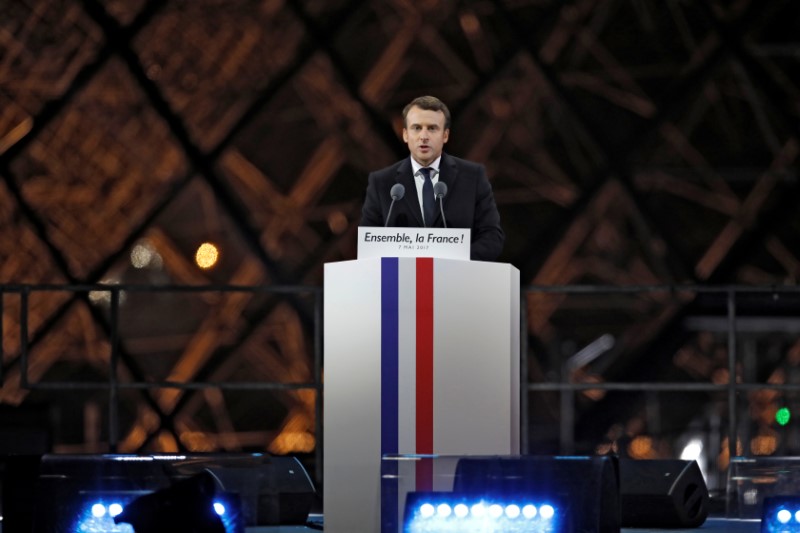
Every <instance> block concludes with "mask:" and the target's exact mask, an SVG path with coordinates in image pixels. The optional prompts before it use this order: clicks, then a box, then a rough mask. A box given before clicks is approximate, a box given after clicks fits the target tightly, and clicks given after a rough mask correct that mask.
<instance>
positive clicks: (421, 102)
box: [403, 96, 450, 130]
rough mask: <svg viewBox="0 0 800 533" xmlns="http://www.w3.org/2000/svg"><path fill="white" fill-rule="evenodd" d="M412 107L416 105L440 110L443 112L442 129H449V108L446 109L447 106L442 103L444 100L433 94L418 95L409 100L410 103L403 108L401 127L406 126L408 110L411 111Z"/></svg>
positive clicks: (430, 109) (426, 108)
mask: <svg viewBox="0 0 800 533" xmlns="http://www.w3.org/2000/svg"><path fill="white" fill-rule="evenodd" d="M412 107H418V108H420V109H424V110H426V111H441V112H442V113H444V129H446V130H449V129H450V110H449V109H447V106H446V105H444V102H442V101H441V100H439V99H438V98H436V97H435V96H419V97H417V98H414V99H413V100H411V103H409V104H408V105H407V106H405V107H404V108H403V127H408V124H407V122H406V119H407V118H408V112H409V111H411V108H412Z"/></svg>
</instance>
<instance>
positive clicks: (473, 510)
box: [403, 492, 568, 533]
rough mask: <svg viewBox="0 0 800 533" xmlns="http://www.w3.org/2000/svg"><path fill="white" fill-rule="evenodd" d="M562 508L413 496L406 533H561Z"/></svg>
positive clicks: (435, 495) (464, 497)
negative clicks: (494, 532) (496, 532)
mask: <svg viewBox="0 0 800 533" xmlns="http://www.w3.org/2000/svg"><path fill="white" fill-rule="evenodd" d="M559 509H560V507H559V505H558V504H555V505H554V504H551V503H549V502H548V503H545V502H544V501H531V500H529V499H528V500H527V501H526V499H525V498H520V497H512V498H508V499H505V500H504V499H500V498H487V497H476V496H474V495H465V494H460V493H448V492H412V493H409V494H408V497H407V500H406V507H405V516H404V528H403V531H404V532H405V533H441V532H451V531H452V532H455V531H457V532H458V533H482V532H485V531H503V532H506V533H522V532H532V533H546V532H547V533H561V532H563V531H566V529H565V527H566V524H567V523H568V520H566V519H565V518H563V517H562V516H560V514H559Z"/></svg>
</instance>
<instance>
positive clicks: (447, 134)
mask: <svg viewBox="0 0 800 533" xmlns="http://www.w3.org/2000/svg"><path fill="white" fill-rule="evenodd" d="M449 138H450V129H446V130H444V133H443V134H442V143H446V142H447V139H449Z"/></svg>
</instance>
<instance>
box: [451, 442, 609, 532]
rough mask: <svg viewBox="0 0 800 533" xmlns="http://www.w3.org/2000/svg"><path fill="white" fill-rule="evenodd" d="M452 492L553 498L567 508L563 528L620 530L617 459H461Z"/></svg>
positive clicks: (533, 457) (563, 518)
mask: <svg viewBox="0 0 800 533" xmlns="http://www.w3.org/2000/svg"><path fill="white" fill-rule="evenodd" d="M453 492H458V493H460V494H469V495H475V496H485V497H491V496H493V495H494V496H496V495H498V494H500V495H516V496H520V495H522V496H534V497H540V498H542V497H543V498H550V499H552V500H554V501H555V502H557V503H558V504H560V505H561V506H562V507H563V509H564V516H563V517H561V519H562V520H564V521H565V522H564V523H562V527H561V528H560V529H559V531H569V532H574V533H585V532H593V533H619V530H620V500H619V473H618V464H617V458H616V457H612V456H598V457H585V456H575V457H564V456H561V457H546V456H520V457H483V458H477V457H476V458H467V459H461V460H460V461H459V462H458V465H457V466H456V473H455V480H454V482H453Z"/></svg>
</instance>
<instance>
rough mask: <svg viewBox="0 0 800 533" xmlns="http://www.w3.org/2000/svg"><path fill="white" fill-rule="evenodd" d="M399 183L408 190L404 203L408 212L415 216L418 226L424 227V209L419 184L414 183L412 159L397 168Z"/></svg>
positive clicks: (408, 158)
mask: <svg viewBox="0 0 800 533" xmlns="http://www.w3.org/2000/svg"><path fill="white" fill-rule="evenodd" d="M397 183H401V184H402V185H403V187H405V188H406V194H405V196H403V200H402V201H403V202H406V205H407V206H408V210H409V211H410V212H411V214H413V215H414V220H415V221H416V223H417V226H418V227H420V228H421V227H424V226H425V223H424V222H423V221H422V208H421V207H420V205H419V198H418V197H417V184H416V183H415V182H414V174H413V170H412V168H411V158H410V157H407V158H405V159H404V160H403V161H402V162H401V163H400V166H398V167H397Z"/></svg>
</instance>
